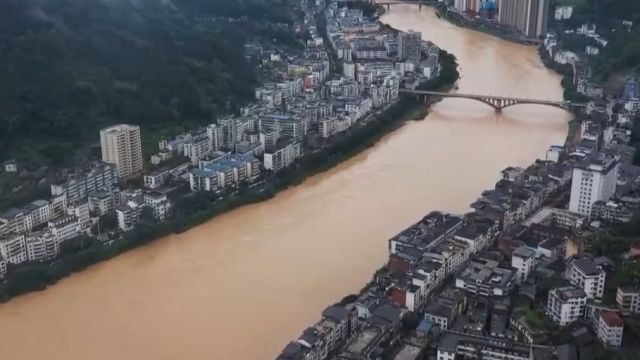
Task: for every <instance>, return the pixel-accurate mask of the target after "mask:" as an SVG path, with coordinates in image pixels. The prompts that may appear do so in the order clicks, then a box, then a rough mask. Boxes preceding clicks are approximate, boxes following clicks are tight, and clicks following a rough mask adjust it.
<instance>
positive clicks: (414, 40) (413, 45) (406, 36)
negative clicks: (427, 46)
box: [398, 30, 422, 62]
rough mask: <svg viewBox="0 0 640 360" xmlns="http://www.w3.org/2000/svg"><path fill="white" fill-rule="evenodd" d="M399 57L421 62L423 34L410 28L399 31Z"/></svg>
mask: <svg viewBox="0 0 640 360" xmlns="http://www.w3.org/2000/svg"><path fill="white" fill-rule="evenodd" d="M398 59H399V60H403V61H404V60H408V61H415V62H420V60H421V59H422V34H421V33H420V32H417V31H412V30H409V31H407V32H404V31H400V32H399V33H398Z"/></svg>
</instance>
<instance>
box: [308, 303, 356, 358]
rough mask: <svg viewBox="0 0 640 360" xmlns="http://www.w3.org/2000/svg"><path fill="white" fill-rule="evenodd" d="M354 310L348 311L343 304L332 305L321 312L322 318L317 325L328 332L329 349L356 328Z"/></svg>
mask: <svg viewBox="0 0 640 360" xmlns="http://www.w3.org/2000/svg"><path fill="white" fill-rule="evenodd" d="M354 315H355V311H349V310H347V309H346V308H345V307H343V306H338V305H332V306H329V307H328V308H326V309H325V310H324V311H323V312H322V320H321V321H320V322H319V323H318V325H317V326H319V327H321V328H323V329H324V332H325V333H326V334H328V335H329V336H328V347H329V351H333V350H335V349H336V348H337V347H338V345H340V344H342V343H343V342H344V341H346V340H347V339H348V338H349V337H351V335H352V334H353V333H355V331H356V328H357V319H355V318H354Z"/></svg>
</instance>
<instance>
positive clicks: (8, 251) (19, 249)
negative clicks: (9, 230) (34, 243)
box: [0, 234, 27, 265]
mask: <svg viewBox="0 0 640 360" xmlns="http://www.w3.org/2000/svg"><path fill="white" fill-rule="evenodd" d="M0 255H2V258H4V259H5V260H6V262H7V263H9V264H14V265H15V264H20V263H23V262H25V261H27V246H26V243H25V236H24V234H9V235H5V236H4V237H0Z"/></svg>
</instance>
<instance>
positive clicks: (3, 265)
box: [0, 254, 7, 279]
mask: <svg viewBox="0 0 640 360" xmlns="http://www.w3.org/2000/svg"><path fill="white" fill-rule="evenodd" d="M5 276H7V260H5V258H4V257H3V256H2V254H0V279H4V277H5Z"/></svg>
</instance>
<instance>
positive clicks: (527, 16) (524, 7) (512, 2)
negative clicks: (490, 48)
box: [498, 0, 549, 38]
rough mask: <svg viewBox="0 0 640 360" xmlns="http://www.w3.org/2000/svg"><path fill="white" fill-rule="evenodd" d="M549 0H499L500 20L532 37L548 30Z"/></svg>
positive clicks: (503, 23) (501, 22)
mask: <svg viewBox="0 0 640 360" xmlns="http://www.w3.org/2000/svg"><path fill="white" fill-rule="evenodd" d="M548 13H549V0H499V2H498V22H499V23H500V24H502V25H505V26H509V27H512V28H514V29H517V30H519V31H521V32H522V33H523V34H524V35H526V36H527V37H530V38H537V37H539V36H540V35H543V34H544V33H546V32H547V19H548Z"/></svg>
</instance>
